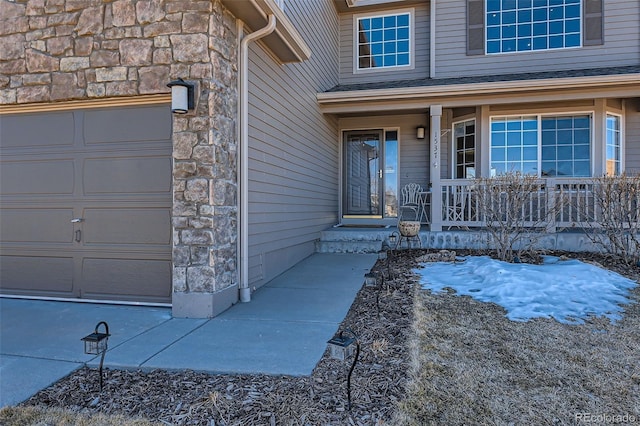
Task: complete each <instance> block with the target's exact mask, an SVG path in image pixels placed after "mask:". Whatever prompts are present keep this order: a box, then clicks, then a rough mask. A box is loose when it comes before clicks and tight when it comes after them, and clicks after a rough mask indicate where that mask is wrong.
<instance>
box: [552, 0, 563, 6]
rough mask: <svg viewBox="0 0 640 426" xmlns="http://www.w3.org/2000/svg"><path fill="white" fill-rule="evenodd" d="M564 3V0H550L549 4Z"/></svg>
mask: <svg viewBox="0 0 640 426" xmlns="http://www.w3.org/2000/svg"><path fill="white" fill-rule="evenodd" d="M561 4H564V0H549V6H558V5H561Z"/></svg>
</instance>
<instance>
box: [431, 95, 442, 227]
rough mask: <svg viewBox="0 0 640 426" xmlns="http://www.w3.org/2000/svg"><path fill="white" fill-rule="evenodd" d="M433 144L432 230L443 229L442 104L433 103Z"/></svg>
mask: <svg viewBox="0 0 640 426" xmlns="http://www.w3.org/2000/svg"><path fill="white" fill-rule="evenodd" d="M429 112H430V114H431V126H430V127H431V146H430V147H429V152H430V154H429V179H430V183H431V230H432V231H442V188H441V187H440V152H441V149H440V134H441V131H440V120H441V119H442V105H431V107H430V108H429Z"/></svg>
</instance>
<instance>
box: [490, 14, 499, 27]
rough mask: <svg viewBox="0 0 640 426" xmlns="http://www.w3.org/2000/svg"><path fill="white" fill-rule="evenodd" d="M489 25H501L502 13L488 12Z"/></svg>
mask: <svg viewBox="0 0 640 426" xmlns="http://www.w3.org/2000/svg"><path fill="white" fill-rule="evenodd" d="M487 25H500V14H499V13H488V14H487Z"/></svg>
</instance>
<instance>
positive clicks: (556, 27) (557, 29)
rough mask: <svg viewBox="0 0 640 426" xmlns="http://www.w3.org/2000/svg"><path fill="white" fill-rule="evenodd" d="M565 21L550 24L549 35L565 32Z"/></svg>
mask: <svg viewBox="0 0 640 426" xmlns="http://www.w3.org/2000/svg"><path fill="white" fill-rule="evenodd" d="M563 24H564V22H563V21H552V22H549V34H562V33H563V31H564V25H563Z"/></svg>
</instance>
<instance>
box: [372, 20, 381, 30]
mask: <svg viewBox="0 0 640 426" xmlns="http://www.w3.org/2000/svg"><path fill="white" fill-rule="evenodd" d="M382 23H383V21H382V18H372V19H371V28H372V29H374V30H381V29H382V27H383V25H382Z"/></svg>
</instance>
